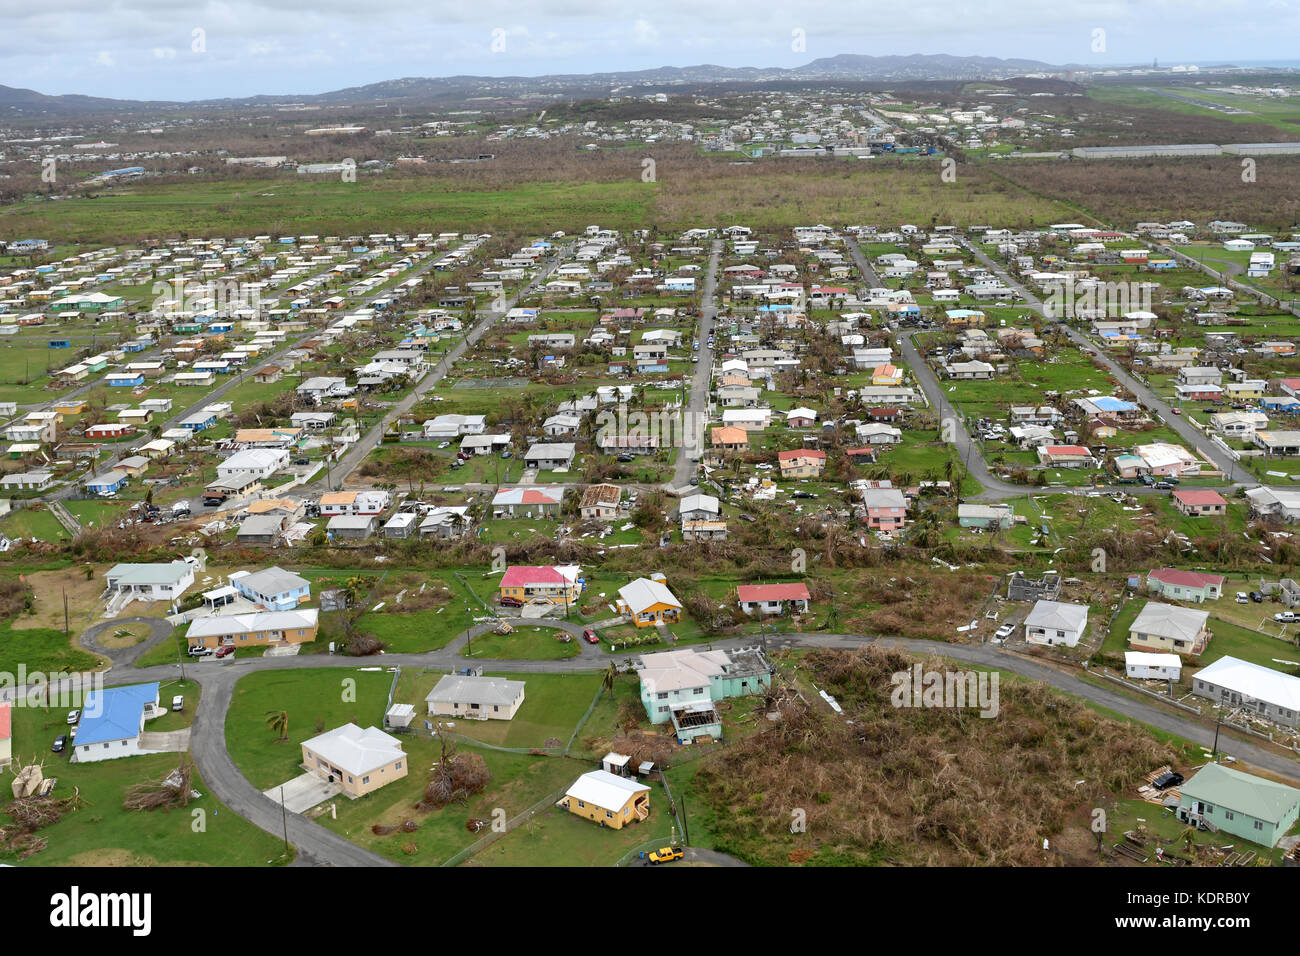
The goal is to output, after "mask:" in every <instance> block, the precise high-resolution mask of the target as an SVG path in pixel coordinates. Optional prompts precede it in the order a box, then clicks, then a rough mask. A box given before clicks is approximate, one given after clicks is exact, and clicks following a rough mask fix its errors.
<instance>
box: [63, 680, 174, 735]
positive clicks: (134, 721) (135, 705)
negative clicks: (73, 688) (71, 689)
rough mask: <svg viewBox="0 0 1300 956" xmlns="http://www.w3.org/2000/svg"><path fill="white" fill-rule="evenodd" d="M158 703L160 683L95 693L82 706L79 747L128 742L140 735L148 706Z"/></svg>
mask: <svg viewBox="0 0 1300 956" xmlns="http://www.w3.org/2000/svg"><path fill="white" fill-rule="evenodd" d="M157 699H158V682H157V681H155V682H154V683H152V684H132V685H130V686H128V687H109V688H107V689H105V690H102V691H101V690H92V691H91V692H90V693H88V694H87V695H86V700H85V703H83V704H82V707H81V711H82V717H81V722H80V723H79V724H77V739H76V742H75V743H76V745H77V746H81V745H82V744H100V743H104V742H105V741H109V740H124V739H128V738H131V737H135V736H137V735H138V734H139V733H140V718H141V717H142V716H143V714H144V708H145V705H146V704H152V703H153V702H154V701H156V700H157Z"/></svg>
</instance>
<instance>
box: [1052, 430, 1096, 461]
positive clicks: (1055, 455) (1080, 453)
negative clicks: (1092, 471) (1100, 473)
mask: <svg viewBox="0 0 1300 956" xmlns="http://www.w3.org/2000/svg"><path fill="white" fill-rule="evenodd" d="M1067 437H1068V436H1067ZM1038 461H1039V463H1040V464H1042V465H1045V466H1047V467H1049V468H1095V467H1096V466H1097V460H1096V459H1095V458H1093V457H1092V452H1090V451H1089V450H1088V449H1087V448H1085V447H1084V446H1083V445H1040V446H1039V448H1038Z"/></svg>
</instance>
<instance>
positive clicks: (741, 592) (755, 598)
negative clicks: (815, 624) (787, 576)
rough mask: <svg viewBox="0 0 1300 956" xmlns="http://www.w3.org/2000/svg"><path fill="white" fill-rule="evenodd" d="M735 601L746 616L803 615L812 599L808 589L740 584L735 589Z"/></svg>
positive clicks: (802, 587)
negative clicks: (796, 613)
mask: <svg viewBox="0 0 1300 956" xmlns="http://www.w3.org/2000/svg"><path fill="white" fill-rule="evenodd" d="M736 600H737V602H738V603H739V604H740V609H741V610H742V611H744V612H745V613H746V614H755V613H757V614H786V613H788V612H789V611H792V610H793V611H796V612H799V613H803V612H805V611H807V610H808V606H809V604H810V603H811V602H812V597H811V595H809V593H808V587H807V585H805V584H802V583H798V582H796V583H794V584H741V585H738V586H737V587H736Z"/></svg>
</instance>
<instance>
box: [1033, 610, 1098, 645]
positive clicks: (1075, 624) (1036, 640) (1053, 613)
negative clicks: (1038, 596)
mask: <svg viewBox="0 0 1300 956" xmlns="http://www.w3.org/2000/svg"><path fill="white" fill-rule="evenodd" d="M1087 630H1088V606H1087V605H1086V604H1066V603H1064V602H1062V601H1043V600H1040V601H1035V602H1034V606H1033V608H1032V609H1031V610H1030V611H1029V614H1027V615H1026V616H1025V640H1026V641H1027V642H1028V643H1030V644H1046V645H1054V644H1063V645H1065V646H1066V647H1074V646H1075V645H1076V644H1078V643H1079V639H1080V638H1082V637H1083V635H1084V634H1085V633H1086V632H1087Z"/></svg>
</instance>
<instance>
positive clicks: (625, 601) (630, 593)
mask: <svg viewBox="0 0 1300 956" xmlns="http://www.w3.org/2000/svg"><path fill="white" fill-rule="evenodd" d="M617 607H618V611H619V613H620V614H622V615H624V616H625V617H630V618H631V619H632V623H633V624H635V625H636V626H637V627H653V626H655V625H658V624H671V623H673V622H675V621H677V620H678V619H679V618H680V617H681V614H682V604H681V602H680V601H678V600H677V598H675V597H673V592H672V591H670V590H668V586H667V585H666V584H664V583H663V582H662V581H652V580H650V579H649V578H637V579H636V580H635V581H633V582H632V583H631V584H628V585H625V586H623V587H621V588H619V589H618V603H617Z"/></svg>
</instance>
